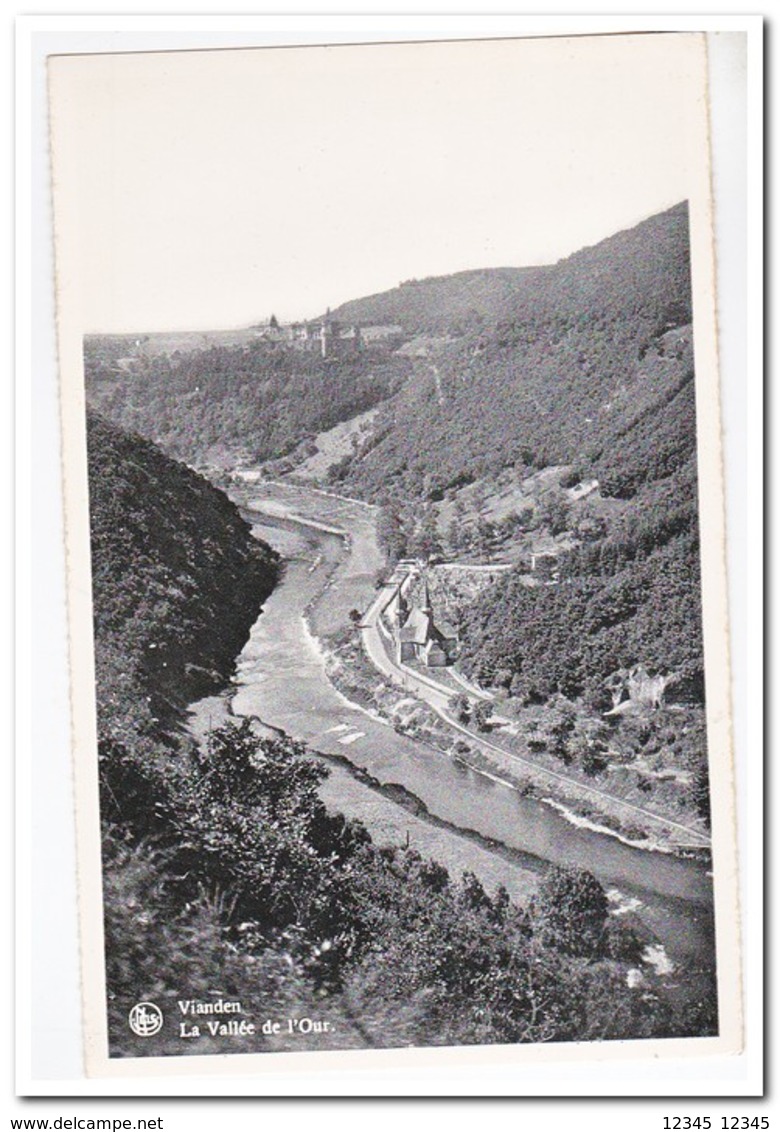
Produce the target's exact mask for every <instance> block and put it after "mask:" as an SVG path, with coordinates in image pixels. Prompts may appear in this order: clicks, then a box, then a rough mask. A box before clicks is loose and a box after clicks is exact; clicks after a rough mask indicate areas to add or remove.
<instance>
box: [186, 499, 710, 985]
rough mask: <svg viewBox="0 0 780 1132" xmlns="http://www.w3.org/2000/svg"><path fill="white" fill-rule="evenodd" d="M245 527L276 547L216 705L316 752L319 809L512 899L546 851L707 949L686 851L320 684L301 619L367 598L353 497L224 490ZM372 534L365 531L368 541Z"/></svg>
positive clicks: (367, 548)
mask: <svg viewBox="0 0 780 1132" xmlns="http://www.w3.org/2000/svg"><path fill="white" fill-rule="evenodd" d="M234 497H235V498H236V501H237V502H238V503H239V504H240V505H241V506H242V509H243V510H244V513H245V515H246V516H247V517H248V518H249V519H250V520H251V522H252V524H253V531H254V533H255V535H256V536H257V537H259V538H263V539H264V540H265V541H267V542H269V543H270V544H271V545H273V546H275V547H276V548H277V549H278V550H279V552H280V553H281V554H282V555H283V557H284V559H285V568H284V573H283V576H282V579H281V581H280V584H279V585H277V587H276V589H275V590H274V592H273V594H272V595H271V597H270V598H269V599H268V601H267V602H266V605H265V607H264V609H263V612H262V613H261V615H260V616H259V617H258V619H257V621H256V623H255V625H254V626H253V628H252V631H251V635H250V638H249V641H248V642H247V644H246V646H245V648H244V649H243V651H242V653H241V655H240V657H239V658H238V662H237V670H236V676H235V678H234V686H233V688H232V689H231V692H230V696H229V707H230V710H231V711H232V713H233V714H234V715H237V716H246V715H253V716H257V717H259V718H260V719H261V720H263V721H264V722H266V723H268V724H270V725H271V726H273V727H278V728H282V729H283V730H284V731H286V732H287V733H288V734H290V735H291V736H293V737H294V738H296V739H300V740H302V741H304V742H305V743H307V745H309V746H310V748H311V749H312V750H313V751H316V752H320V754H321V755H322V756H323V757H324V758H325V759H326V760H327V762H328V765H329V769H330V776H329V778H328V780H327V782H326V783H325V784H324V785H323V787H322V790H321V792H322V797H323V799H324V801H325V802H326V804H327V805H328V806H329V808H331V809H333V810H336V811H339V812H341V813H344V814H346V815H348V816H349V817H354V818H359V819H360V820H361V821H363V822H364V823H365V825H366V826H367V827H368V829H369V830H370V832H371V835H372V837H373V838H374V840H375V841H377V842H379V843H380V844H382V843H384V844H399V843H400V844H409V845H411V846H412V847H414V848H415V849H417V850H418V851H419V852H421V853H422V854H423V855H424V856H431V857H435V858H436V859H437V860H439V861H441V863H442V864H444V865H445V866H446V867H447V869H448V870H449V871H450V873H451V875H453V876H459V875H460V874H461V873H462V872H463V871H465V870H469V871H471V872H473V873H475V874H476V875H477V876H478V877H479V878H480V880H481V881H482V883H483V884H484V885H485V887H486V888H487V889H488V890H494V889H495V887H496V886H497V885H498V884H503V885H505V886H506V888H507V889H508V891H509V892H510V894H511V895H512V896H513V897H514V898H515V899H517V900H519V901H520V902H525V901H526V900H527V898H528V896H529V895H530V893H531V892H532V891H533V890H534V888H535V887H536V885H537V884H538V881H539V878H540V876H541V875H542V874H543V872H544V871H545V869H546V868H547V867H548V865H549V863H554V864H560V865H576V866H578V867H582V868H588V869H590V870H591V871H592V872H593V873H594V874H595V875H596V876H597V877H598V878H599V880H600V881H601V882H602V883H603V885H604V887H605V888H606V889H607V891H608V893H609V895H610V898H611V900H612V901H613V908H614V909H615V910H616V911H619V910H620V909H631V910H633V911H635V913H636V915H637V916H638V917H639V918H640V919H641V920H642V921H643V923H644V925H645V926H646V927H647V928H648V929H649V930H650V931H651V932H652V933H653V935H654V936H656V937H657V939H659V940H660V941H661V943H662V944H663V946H664V949H665V951H666V953H667V955H668V956H669V958H670V959H671V960H672V962H673V963H674V964H675V965H677V966H678V967H679V966H680V965H687V964H688V963H689V962H690V961H691V960H692V959H694V958H695V959H696V960H697V961H698V962H699V963H704V962H706V961H707V958H708V957H709V956H711V955H712V954H713V950H714V942H713V940H714V936H713V922H712V890H711V881H710V878H709V875H708V873H707V869H706V866H705V865H704V864H702V863H701V862H700V861H696V860H692V859H683V858H679V857H675V856H673V855H671V854H662V853H658V852H649V851H646V850H642V849H636V848H633V847H631V846H629V845H626V844H624V843H623V842H621V841H619V840H618V839H617V838H614V837H610V836H608V835H604V834H600V833H597V832H595V831H592V830H589V829H587V828H583V827H578V826H574V825H572V824H571V823H570V822H568V821H567V820H566V819H565V818H564V817H563V816H562V815H561V814H559V813H558V812H557V811H555V810H554V809H552V808H551V807H549V806H546V805H544V804H543V803H541V802H539V801H537V800H535V799H531V798H523V797H522V796H521V795H520V794H519V793H518V792H517V791H515V790H513V789H511V788H510V787H508V786H504V785H502V784H500V783H497V782H495V781H492V780H490V779H488V778H486V777H485V776H483V775H480V774H478V773H476V772H474V771H471V770H468V769H466V768H463V767H460V766H458V765H456V764H454V763H453V762H452V761H451V760H450V759H449V758H448V757H447V756H445V755H444V754H442V753H440V752H438V751H436V750H434V749H433V748H431V747H429V746H427V745H426V744H421V743H419V742H417V741H415V740H412V739H410V738H408V737H406V736H402V735H399V734H397V733H396V732H395V731H394V730H393V729H392V728H391V727H389V726H388V725H387V724H386V723H384V722H383V721H381V720H379V719H377V718H375V717H373V716H372V715H370V714H368V713H367V712H365V711H363V710H361V709H360V708H359V707H357V706H356V705H353V704H350V703H349V702H348V701H346V700H345V699H344V697H343V696H341V695H340V693H339V692H337V691H336V689H335V688H334V687H333V686H332V685H331V684H330V682H329V681H328V679H327V677H326V675H325V667H324V662H323V658H322V655H321V653H320V651H319V648H318V644H317V640H316V638H315V637H313V636H312V635H311V633H310V631H309V629H308V627H307V624H306V620H305V619H304V614H308V616H309V619H310V620H311V622H312V624H313V626H314V628H315V631H323V630H325V629H327V628H332V627H335V625H337V624H341V625H343V624H345V622H346V612H347V611H348V610H349V609H350V608H352V607H355V606H356V607H357V608H359V609H363V608H365V607H366V605H367V604H368V602H369V601H370V599H371V596H373V593H374V590H373V576H374V572H375V568H376V565H377V563H378V562H379V561H380V559H379V557H378V549H376V548H375V533H374V524H373V517H372V515H371V512H370V509H368V508H365V506H364V505H362V504H357V503H351V502H349V501H344V500H339V499H337V498H335V497H328V496H325V495H322V494H321V493H315V492H313V491H307V490H306V489H301V488H293V487H291V486H288V485H270V484H268V483H262V484H259V483H258V484H257V485H256V486H251V485H248V486H245V487H244V488H242V489H241V490H240V491H239V492H238V493H234ZM313 515H316V516H317V520H318V521H319V522H320V523H322V524H323V525H325V526H328V525H332V526H337V527H339V528H341V529H343V530H347V531H349V536H350V537H349V538H348V539H347V540H345V539H344V538H342V537H339V536H337V535H335V534H333V533H330V532H329V531H327V530H325V529H319V530H318V529H314V528H312V527H310V526H306V525H303V524H301V523H299V522H297V521H296V519H295V516H300V517H311V516H313ZM372 540H374V541H373V542H372ZM222 710H224V703H223V704H221V705H220V703H219V702H218V700H216V699H214V698H212V699H209V700H206V701H201V703H199V704H196V705H193V708H192V714H193V728H194V729H195V730H197V729H198V728H200V729H201V730H202V729H203V728H204V727H205V726H207V724H210V723H212V722H213V720H214V717H215V713H216V712H220V711H222Z"/></svg>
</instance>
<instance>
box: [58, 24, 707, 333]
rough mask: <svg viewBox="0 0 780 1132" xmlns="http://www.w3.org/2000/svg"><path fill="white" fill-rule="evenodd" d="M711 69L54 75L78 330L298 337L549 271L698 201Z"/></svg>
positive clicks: (638, 56)
mask: <svg viewBox="0 0 780 1132" xmlns="http://www.w3.org/2000/svg"><path fill="white" fill-rule="evenodd" d="M700 51H701V43H700V40H698V39H697V38H696V37H693V36H687V35H662V34H658V35H644V36H612V37H587V38H580V39H558V40H505V41H501V42H469V43H446V44H445V43H442V44H435V43H434V44H426V43H421V44H404V45H374V46H366V47H324V48H320V47H314V48H291V49H272V48H269V49H258V50H237V51H212V52H178V53H158V54H138V55H102V56H91V57H90V56H79V57H67V58H63V57H60V58H57V59H54V60H53V61H52V63H51V66H50V78H51V90H52V95H53V99H54V102H53V108H54V142H55V176H56V177H57V179H58V182H59V183H60V184H61V186H62V188H63V190H64V192H65V194H66V195H67V201H68V204H67V207H66V206H63V211H62V213H61V214H60V219H62V218H65V220H66V222H67V224H68V225H69V228H70V230H69V239H68V246H69V248H70V249H73V248H75V249H77V256H76V257H75V259H77V261H78V262H77V265H76V267H74V266H73V260H74V256H73V255H72V254H70V255H69V257H68V262H69V264H71V266H70V268H69V270H76V271H77V273H78V274H79V279H78V282H77V284H76V283H75V281H73V280H69V282H70V283H71V284H72V285H74V286H75V285H77V286H78V287H79V293H80V295H81V298H82V311H83V319H84V328H85V329H87V330H92V331H120V330H167V329H210V328H220V327H231V326H241V325H246V324H248V323H250V322H254V321H258V320H260V319H265V318H268V317H269V316H270V314H271V313H272V312H274V313H276V315H277V316H278V317H279V318H280V319H285V320H286V319H290V318H294V317H304V316H313V315H316V314H318V313H321V312H322V311H323V310H324V309H325V307H326V306H331V307H335V306H337V305H338V304H339V303H341V302H344V301H345V300H347V299H351V298H358V297H360V296H361V295H366V294H371V293H373V292H375V291H381V290H385V289H387V288H389V287H393V286H395V285H396V284H397V283H399V282H400V281H402V280H404V279H409V278H423V277H425V276H428V275H440V274H446V273H449V272H453V271H459V270H463V269H466V268H474V267H489V266H499V265H509V266H523V265H527V264H537V263H551V262H555V261H556V260H558V259H560V258H562V257H563V256H565V255H568V254H569V253H571V252H573V251H575V250H577V249H578V248H580V247H583V246H585V245H588V244H593V243H595V242H597V241H598V240H600V239H602V238H603V237H605V236H607V235H609V234H611V233H612V232H615V231H618V230H620V229H621V228H625V227H629V226H631V225H632V224H634V223H636V222H637V221H638V220H640V219H642V218H643V217H645V216H649V215H651V214H653V213H655V212H658V211H660V210H662V209H664V208H667V207H669V206H670V205H672V204H674V203H676V202H677V201H679V200H682V199H685V198H686V197H688V196H689V195H690V185H691V183H692V175H693V173H692V169H691V168H690V167H689V166H690V164H691V161H690V158H691V153H692V152H694V150H695V147H693V149H692V142H691V138H692V133H691V130H692V126H691V115H692V113H693V104H694V93H695V92H694V91H693V90H692V86H691V84H692V81H694V80H695V79H696V76H699V75H700V73H701V71H700V62H701V54H700ZM696 152H697V154H698V151H696Z"/></svg>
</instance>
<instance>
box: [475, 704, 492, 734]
mask: <svg viewBox="0 0 780 1132" xmlns="http://www.w3.org/2000/svg"><path fill="white" fill-rule="evenodd" d="M492 717H493V708H492V707H491V705H490V701H489V700H480V701H479V703H478V704H475V705H474V710H473V712H472V713H471V718H472V721H473V723H474V724H475V726H476V728H477V730H478V731H490V720H491V719H492Z"/></svg>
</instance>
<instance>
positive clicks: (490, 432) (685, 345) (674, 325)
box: [334, 205, 695, 501]
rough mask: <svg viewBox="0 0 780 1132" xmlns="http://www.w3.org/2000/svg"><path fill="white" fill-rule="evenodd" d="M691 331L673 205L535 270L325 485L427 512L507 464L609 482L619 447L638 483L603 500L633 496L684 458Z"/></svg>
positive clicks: (443, 357)
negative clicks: (600, 476)
mask: <svg viewBox="0 0 780 1132" xmlns="http://www.w3.org/2000/svg"><path fill="white" fill-rule="evenodd" d="M453 278H454V279H458V278H459V277H458V276H455V277H453ZM524 278H525V277H524ZM690 322H691V297H690V280H689V258H688V220H687V208H686V207H685V206H684V205H680V206H677V207H676V208H674V209H672V210H670V211H669V212H666V213H663V214H661V215H660V216H656V217H653V218H652V219H650V220H647V221H645V222H643V223H642V224H640V225H638V226H637V227H636V228H633V229H631V230H630V231H629V232H622V233H619V234H618V235H617V236H613V237H611V238H610V239H608V240H604V241H603V242H602V243H601V244H598V245H597V246H596V247H595V248H588V249H585V250H583V251H580V252H577V253H576V254H575V255H573V256H570V257H569V258H568V259H566V260H563V261H561V263H559V264H556V265H555V266H554V267H551V268H545V269H543V270H542V269H537V270H535V271H534V272H533V273H532V274H531V275H530V276H528V282H527V285H526V287H525V288H524V289H523V290H522V291H521V292H518V293H516V294H515V305H514V307H513V309H512V311H511V313H507V314H505V315H504V316H503V317H500V318H496V320H495V321H493V322H492V323H491V324H490V325H488V326H485V327H484V328H483V329H481V330H478V331H471V332H469V333H467V334H465V335H463V336H462V337H460V338H458V339H455V340H454V341H452V342H451V343H449V345H447V346H443V347H442V348H441V349H440V350H439V351H438V352H437V354H436V357H435V364H433V363H431V364H429V365H427V366H422V367H421V370H420V372H418V374H417V380H416V381H415V382H409V383H407V384H406V385H405V386H404V388H403V389H402V390H401V392H400V393H399V395H398V396H397V397H395V398H393V399H392V400H390V401H388V402H387V403H386V404H385V406H384V407H383V409H382V411H381V412H380V414H379V417H378V419H377V422H376V431H375V437H374V441H373V443H372V444H371V445H370V447H369V448H368V449H367V450H365V451H362V452H360V453H358V454H357V455H355V456H354V457H352V458H348V459H346V460H345V461H344V462H343V465H342V466H341V467H339V468H337V469H336V470H335V472H334V479H335V480H337V481H338V482H341V483H343V484H344V485H345V486H347V487H348V488H349V489H350V490H351V491H360V492H361V493H362V494H364V495H365V496H367V497H370V498H373V499H379V500H381V499H382V498H391V497H392V496H393V495H394V494H395V495H400V496H402V497H407V498H408V497H412V498H428V499H431V500H434V501H436V500H437V499H440V498H441V497H442V495H443V493H444V492H446V491H447V490H448V489H453V488H454V489H457V488H458V487H460V486H461V485H463V484H465V483H469V482H472V481H474V480H476V479H479V478H482V477H494V476H496V475H497V474H498V473H499V472H500V471H502V470H503V469H505V468H509V467H516V466H519V467H530V468H543V467H547V466H549V465H554V464H571V465H573V466H576V467H581V468H582V469H583V471H585V470H587V469H589V468H591V467H592V468H594V469H596V470H597V472H602V473H606V472H607V471H608V470H611V471H612V472H613V473H615V474H616V475H617V474H618V470H619V466H620V464H621V458H622V454H623V452H624V450H629V451H630V452H631V454H632V456H631V459H632V463H633V465H634V466H635V472H634V474H633V475H630V474H628V473H626V478H625V481H624V482H623V481H621V478H620V476H618V479H617V480H616V481H615V482H614V484H610V483H607V485H606V490H607V491H610V493H611V494H626V493H627V492H628V493H633V491H635V490H636V487H637V486H638V484H639V483H640V482H644V481H647V480H655V479H658V478H661V477H662V476H668V475H670V474H672V473H673V472H674V471H675V470H676V468H677V467H678V466H679V464H680V462H684V460H685V458H686V454H690V451H691V447H690V445H691V442H692V439H693V438H694V437H695V421H694V420H693V415H692V406H691V404H690V398H691V395H692V383H693V365H692V352H691V343H690ZM660 433H663V439H664V443H663V450H662V451H657V450H656V448H657V446H656V441H657V439H658V436H659V434H660ZM637 469H639V470H637ZM606 478H607V479H608V477H606Z"/></svg>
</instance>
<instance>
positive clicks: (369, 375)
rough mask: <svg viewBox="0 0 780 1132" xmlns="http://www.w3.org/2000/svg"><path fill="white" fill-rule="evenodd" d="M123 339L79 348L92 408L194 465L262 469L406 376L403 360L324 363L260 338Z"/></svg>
mask: <svg viewBox="0 0 780 1132" xmlns="http://www.w3.org/2000/svg"><path fill="white" fill-rule="evenodd" d="M131 349H132V348H131V346H130V344H129V342H128V340H127V338H126V336H122V337H120V336H114V337H112V336H110V335H95V336H91V337H87V338H86V340H85V343H84V364H85V375H86V383H87V397H88V400H89V403H90V404H91V405H92V406H93V407H94V408H96V409H97V410H98V411H99V412H100V413H102V414H103V415H104V416H107V417H109V418H110V419H112V420H113V421H115V422H116V423H117V424H118V425H120V427H122V428H124V429H130V430H132V431H135V432H138V433H140V434H141V435H142V436H146V437H148V438H149V439H151V440H153V441H155V443H157V444H159V445H160V446H161V447H162V448H163V449H164V450H165V451H166V452H168V453H169V454H170V455H173V456H175V457H177V458H179V459H182V460H186V461H187V462H188V463H191V464H195V465H198V466H204V465H208V464H212V465H216V466H219V465H220V464H224V465H228V466H232V465H234V464H235V463H236V462H237V461H238V460H239V459H243V460H245V461H247V462H252V463H256V462H260V461H264V460H270V459H277V458H280V457H284V456H286V455H287V454H288V453H290V452H292V451H293V450H294V449H295V448H296V446H297V445H299V444H300V443H301V442H302V441H305V440H306V439H308V438H309V437H311V436H313V435H315V434H316V433H318V432H320V431H323V430H325V429H329V428H332V427H333V425H336V424H338V423H339V422H341V421H344V420H349V419H350V418H351V417H354V416H356V415H357V414H359V413H362V412H364V411H365V410H366V409H371V408H373V406H374V405H376V404H378V403H379V402H380V401H382V400H383V399H385V398H387V397H388V396H389V395H390V394H391V393H393V392H394V391H395V390H396V389H397V388H398V386H399V384H400V383H401V381H402V380H403V378H404V377H406V376H407V375H408V373H409V371H410V363H409V361H408V360H407V359H404V358H396V357H389V358H388V357H384V358H382V357H379V358H377V357H375V356H369V355H367V354H366V355H362V354H361V355H357V356H356V357H354V358H339V359H330V358H328V359H323V358H320V357H319V356H318V355H317V354H315V353H303V352H300V351H293V350H289V349H286V348H284V347H282V346H279V347H276V348H274V346H272V345H269V344H268V343H266V342H263V341H260V340H257V341H253V342H250V343H249V344H244V345H220V344H214V345H211V346H209V347H208V348H206V349H202V350H191V351H189V352H182V351H180V350H176V351H174V352H173V353H172V354H170V355H169V354H167V353H164V352H160V353H144V352H143V348H142V347H141V349H140V350H138V351H137V352H135V353H131V354H130V356H126V355H128V350H131Z"/></svg>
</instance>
